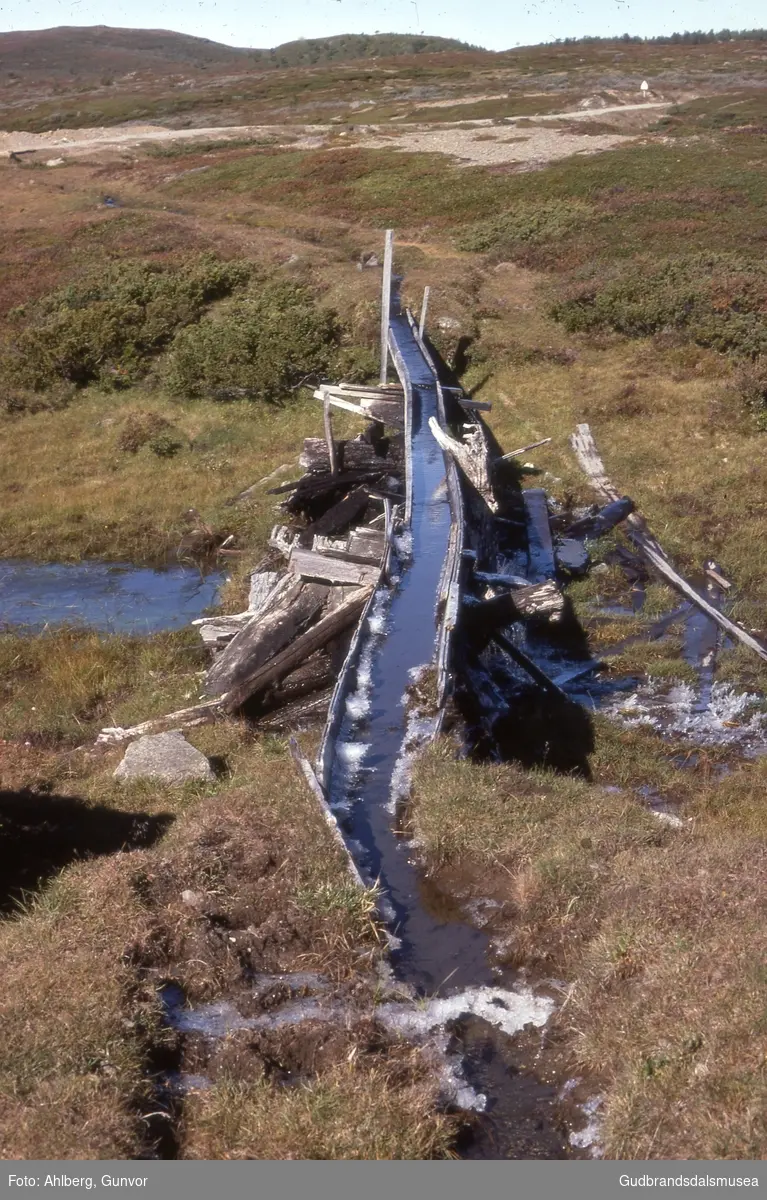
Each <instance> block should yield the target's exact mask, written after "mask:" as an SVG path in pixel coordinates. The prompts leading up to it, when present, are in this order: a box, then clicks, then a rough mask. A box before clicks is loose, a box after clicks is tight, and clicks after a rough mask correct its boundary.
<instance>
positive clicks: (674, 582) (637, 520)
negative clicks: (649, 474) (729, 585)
mask: <svg viewBox="0 0 767 1200" xmlns="http://www.w3.org/2000/svg"><path fill="white" fill-rule="evenodd" d="M570 442H571V445H572V447H573V450H574V451H575V457H576V458H577V459H578V462H579V464H580V466H581V469H582V470H583V471H584V473H585V474H586V475H587V476H588V479H589V481H590V483H591V486H592V487H593V488H594V490H595V491H596V492H597V493H598V495H599V496H601V497H602V499H603V500H605V501H611V502H614V501H617V500H619V499H620V498H621V497H620V496H619V493H618V492H617V491H616V489H615V488H614V487H613V485H612V483H611V482H610V480H609V479H608V477H607V475H606V473H605V468H604V463H603V462H602V459H601V458H600V457H599V453H598V451H597V447H596V443H595V441H594V438H593V436H592V433H591V430H590V428H589V426H588V425H578V427H577V429H576V431H575V433H574V434H573V436H572V437H571V439H570ZM626 524H627V526H628V536H629V538H630V540H631V542H632V543H633V544H634V546H635V547H636V548H637V550H638V551H639V552H640V554H642V555H643V557H644V558H645V559H646V560H647V562H649V563H650V565H651V566H652V567H653V568H654V569H655V570H656V571H657V573H658V574H659V575H661V576H662V577H663V579H665V580H666V581H667V582H668V583H670V584H671V586H672V587H673V588H675V589H676V591H678V592H681V594H682V595H683V596H684V597H685V598H686V599H687V600H690V601H691V602H692V603H693V604H695V605H696V606H697V607H698V608H700V609H701V610H702V611H703V612H705V613H706V614H707V615H708V616H709V617H711V619H712V621H716V623H717V625H719V626H720V628H722V629H724V630H725V631H726V632H727V633H729V634H731V636H732V637H735V638H737V639H738V641H740V642H742V643H743V645H744V646H748V648H749V650H753V651H754V653H755V654H758V655H759V657H760V658H762V659H764V660H765V662H767V648H765V647H764V646H763V645H762V644H761V642H758V641H757V640H756V638H755V637H752V636H751V634H750V633H748V632H747V631H746V630H745V629H744V628H743V627H742V625H738V624H736V622H735V621H731V620H730V618H729V617H726V616H725V615H724V613H721V612H720V611H719V609H717V608H714V606H713V605H712V604H709V602H708V601H707V600H705V599H704V598H703V597H702V596H701V595H699V593H698V592H697V591H696V590H695V588H694V587H693V586H692V584H690V583H688V582H687V580H686V579H684V578H683V577H682V576H681V575H680V574H679V572H678V571H676V570H675V569H674V567H673V566H672V565H671V562H670V560H669V558H668V557H667V555H666V553H665V551H664V549H663V547H662V546H661V545H660V542H658V541H656V539H655V538H654V537H653V535H652V533H651V532H650V529H649V527H648V525H647V523H646V521H645V520H644V518H643V517H642V516H640V514H639V513H637V512H632V513H629V515H628V516H627V517H626Z"/></svg>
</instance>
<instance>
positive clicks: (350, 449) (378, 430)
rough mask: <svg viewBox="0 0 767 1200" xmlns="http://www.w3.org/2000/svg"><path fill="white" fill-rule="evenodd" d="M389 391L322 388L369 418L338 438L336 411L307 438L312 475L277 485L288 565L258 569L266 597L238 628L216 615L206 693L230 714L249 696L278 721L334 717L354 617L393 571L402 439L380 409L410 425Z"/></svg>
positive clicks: (258, 588) (255, 707) (280, 536)
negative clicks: (330, 712)
mask: <svg viewBox="0 0 767 1200" xmlns="http://www.w3.org/2000/svg"><path fill="white" fill-rule="evenodd" d="M380 390H381V389H362V388H355V389H354V390H352V389H351V388H350V387H349V388H347V387H345V386H344V385H339V386H338V387H337V388H330V387H326V388H323V389H320V390H319V391H318V392H317V393H315V394H316V395H317V396H318V398H320V399H322V400H323V402H326V401H327V397H328V396H331V397H332V398H334V397H336V396H338V397H339V398H340V399H341V400H343V404H342V405H341V406H342V407H348V409H349V410H350V411H356V412H358V415H361V416H362V417H364V418H365V420H366V422H367V427H366V428H365V430H364V432H363V433H362V434H360V435H359V436H358V437H355V438H352V439H345V440H338V439H335V438H334V437H333V431H332V424H331V423H330V421H327V420H326V435H327V436H326V437H325V438H324V439H323V438H306V440H305V441H304V446H303V450H302V453H301V456H300V458H299V464H300V466H301V467H303V469H304V474H303V475H302V476H301V478H299V479H297V480H295V481H294V482H292V483H290V484H287V485H282V486H281V487H278V488H274V489H272V494H276V495H285V499H284V500H283V501H282V503H281V507H282V509H283V511H284V512H285V513H286V515H287V517H288V518H289V520H288V522H287V523H285V524H280V525H276V526H275V527H274V529H273V530H272V534H271V537H270V539H269V544H270V547H271V549H272V551H273V552H274V554H275V557H277V556H278V557H279V558H281V559H282V569H281V570H278V571H274V570H261V571H257V572H255V573H254V575H253V577H252V587H251V597H253V596H255V597H256V598H257V606H256V607H255V609H254V610H252V611H250V612H249V613H247V614H241V616H240V618H238V621H239V624H238V626H237V627H236V628H234V629H233V631H232V635H231V636H228V637H227V636H226V634H224V636H222V632H221V624H220V618H217V619H216V620H215V621H214V622H213V625H214V628H215V629H216V631H217V632H216V649H217V650H218V653H217V654H216V656H215V658H214V660H213V662H212V663H211V666H210V668H209V669H208V672H207V674H206V677H205V685H204V691H205V693H206V695H207V696H209V697H211V698H218V699H219V701H220V703H221V705H222V707H223V708H224V710H225V711H227V712H234V711H236V710H238V709H241V708H243V707H244V706H246V705H247V707H248V711H249V713H250V715H251V716H253V717H255V718H256V719H261V718H266V717H269V718H270V721H269V723H270V724H271V725H272V726H273V725H274V724H275V722H283V723H287V724H291V723H295V722H296V721H298V720H300V719H301V718H307V717H311V716H314V715H324V710H325V707H326V705H327V702H328V700H329V697H330V693H331V691H332V687H333V684H334V682H335V678H336V675H337V673H338V669H339V668H340V665H341V663H342V662H343V659H344V657H345V654H346V650H347V648H348V645H349V642H350V640H351V636H352V633H353V629H354V626H355V625H356V624H357V622H358V620H359V618H360V616H361V615H362V612H363V610H364V608H365V606H366V605H367V603H368V601H369V599H370V597H371V595H372V593H373V591H374V589H375V588H376V587H377V585H378V583H379V582H380V581H381V578H382V575H383V573H384V569H385V564H386V559H387V548H388V538H389V534H390V524H391V516H390V514H391V503H392V501H394V502H395V503H396V501H397V500H398V499H399V498H400V497H401V495H402V492H403V479H402V468H403V462H404V447H403V438H402V436H401V435H399V434H395V435H394V436H387V431H386V428H385V424H384V414H383V413H381V412H380V411H379V410H378V407H377V406H378V404H379V403H385V404H386V405H387V406H391V408H392V412H391V414H389V413H388V410H387V414H386V416H385V420H386V421H388V420H389V418H390V416H391V419H392V421H395V422H396V423H401V421H402V415H403V409H402V399H401V396H400V398H399V401H398V400H397V399H396V398H393V399H390V398H389V397H388V396H387V398H386V399H385V400H381V401H379V399H378V393H379V392H380ZM368 392H369V393H371V396H370V397H369V396H368ZM350 396H352V397H353V399H349V398H348V397H350ZM371 409H372V410H373V411H374V412H375V419H374V420H372V421H370V420H369V416H370V411H371ZM394 409H396V410H397V411H396V413H394ZM326 412H327V409H326ZM262 579H263V583H262V582H261V581H262ZM201 628H202V631H203V636H204V637H205V625H203V626H202V627H201ZM226 632H227V633H228V632H229V631H226ZM208 640H209V639H208Z"/></svg>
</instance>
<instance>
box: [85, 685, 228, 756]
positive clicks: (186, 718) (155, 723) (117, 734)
mask: <svg viewBox="0 0 767 1200" xmlns="http://www.w3.org/2000/svg"><path fill="white" fill-rule="evenodd" d="M223 701H224V697H223V696H222V697H220V698H219V699H217V700H204V701H203V702H202V703H201V704H194V705H192V707H191V708H180V709H178V710H177V711H176V712H172V713H166V714H165V715H164V716H162V717H152V718H151V719H150V720H149V721H142V722H141V724H140V725H131V726H129V727H128V728H127V729H123V728H122V727H121V726H119V725H113V726H107V727H106V728H105V729H102V730H101V733H100V734H99V735H98V737H97V738H96V745H97V746H116V745H118V743H120V742H129V741H132V739H133V738H137V737H143V736H144V734H147V733H164V732H166V731H167V730H169V729H189V728H191V727H192V726H193V725H205V724H207V723H208V722H209V721H215V720H216V718H217V717H221V716H223V715H224V711H225V710H224V706H223Z"/></svg>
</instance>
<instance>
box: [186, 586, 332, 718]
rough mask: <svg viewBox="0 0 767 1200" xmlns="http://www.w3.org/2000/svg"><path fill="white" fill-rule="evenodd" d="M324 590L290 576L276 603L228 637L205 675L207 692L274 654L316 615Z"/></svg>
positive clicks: (227, 685) (234, 681)
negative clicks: (291, 580)
mask: <svg viewBox="0 0 767 1200" xmlns="http://www.w3.org/2000/svg"><path fill="white" fill-rule="evenodd" d="M327 596H328V590H327V588H325V587H320V586H317V585H313V584H304V583H302V581H301V580H300V579H294V580H293V582H292V584H291V585H290V586H288V587H287V588H286V589H285V591H284V593H283V595H282V598H281V603H280V605H279V607H277V608H276V609H274V610H273V611H272V612H270V613H267V614H266V615H259V616H257V617H255V618H254V619H253V620H252V621H251V622H250V623H249V624H248V625H246V627H245V628H244V629H242V630H240V632H239V633H238V634H236V635H235V637H234V638H232V640H231V642H230V643H229V645H228V646H227V647H226V649H225V650H224V651H223V652H222V653H221V654H220V655H219V656H218V658H217V659H216V661H215V662H214V663H213V665H212V666H211V667H210V668H209V670H208V673H207V675H206V676H205V686H204V691H205V693H206V695H208V696H221V695H223V694H224V692H228V691H229V690H230V689H231V688H233V687H235V688H236V687H238V686H239V685H240V683H241V682H242V681H243V680H245V679H248V678H249V677H250V676H251V675H252V674H253V672H254V671H256V670H258V668H259V667H262V666H263V665H264V663H266V662H268V661H269V659H271V658H274V656H275V654H278V653H279V651H280V650H282V649H284V647H285V646H287V645H288V644H289V643H290V642H292V641H293V640H294V638H296V637H297V636H298V634H300V633H302V632H303V631H304V629H306V627H307V626H308V625H310V624H311V622H312V621H313V620H314V619H315V618H316V617H317V616H318V615H319V613H320V611H321V609H322V607H323V605H324V604H325V601H326V600H327Z"/></svg>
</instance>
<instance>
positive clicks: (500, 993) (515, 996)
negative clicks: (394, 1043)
mask: <svg viewBox="0 0 767 1200" xmlns="http://www.w3.org/2000/svg"><path fill="white" fill-rule="evenodd" d="M553 1011H554V1001H553V1000H552V999H551V998H550V997H548V996H536V995H535V993H534V992H533V991H532V990H531V989H530V988H520V989H519V990H517V991H510V990H509V989H507V988H500V987H474V988H466V989H465V990H464V991H463V992H457V993H456V994H455V995H454V996H438V997H436V998H435V999H433V1000H429V1001H427V1002H426V1003H425V1004H422V1005H418V1006H417V1007H415V1008H410V1007H408V1008H405V1007H404V1006H403V1005H401V1004H382V1005H381V1006H380V1007H379V1008H378V1010H377V1016H378V1017H379V1019H380V1020H382V1021H383V1023H384V1025H387V1027H388V1028H390V1029H394V1030H397V1031H398V1032H400V1033H402V1034H403V1035H405V1036H410V1037H418V1036H419V1035H420V1036H425V1035H426V1034H429V1033H432V1032H433V1031H434V1030H436V1029H439V1028H444V1026H445V1024H446V1022H447V1021H452V1020H455V1018H456V1017H460V1016H463V1015H464V1014H466V1013H471V1014H472V1015H473V1016H476V1017H482V1018H483V1020H485V1021H487V1022H488V1023H489V1024H490V1025H495V1027H496V1028H497V1029H500V1030H501V1031H502V1032H503V1033H505V1034H509V1035H511V1034H513V1033H518V1032H519V1031H520V1029H524V1027H525V1025H536V1026H541V1025H545V1024H546V1022H547V1021H548V1019H549V1017H550V1016H551V1014H552V1012H553Z"/></svg>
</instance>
